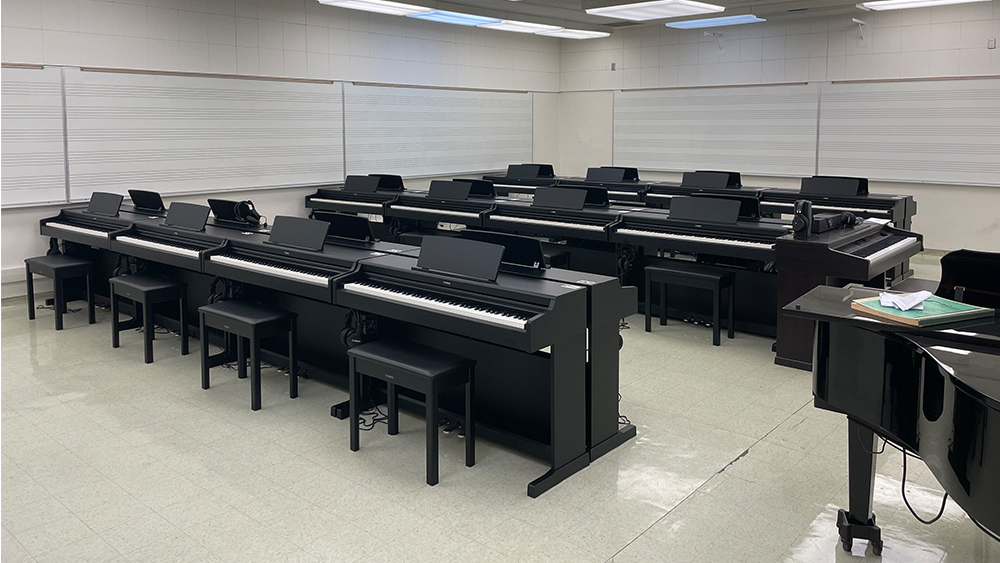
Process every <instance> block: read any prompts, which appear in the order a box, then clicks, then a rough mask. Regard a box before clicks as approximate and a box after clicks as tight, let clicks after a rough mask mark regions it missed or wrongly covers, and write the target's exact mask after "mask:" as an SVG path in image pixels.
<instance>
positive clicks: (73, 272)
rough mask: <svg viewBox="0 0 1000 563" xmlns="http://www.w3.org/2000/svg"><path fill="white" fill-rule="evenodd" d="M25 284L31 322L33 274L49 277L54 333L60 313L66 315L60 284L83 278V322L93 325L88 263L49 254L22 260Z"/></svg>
mask: <svg viewBox="0 0 1000 563" xmlns="http://www.w3.org/2000/svg"><path fill="white" fill-rule="evenodd" d="M24 269H25V280H24V281H25V284H26V285H27V289H28V319H29V320H35V281H34V278H33V275H34V274H38V275H40V276H45V277H47V278H52V291H53V293H54V296H55V306H54V307H53V310H54V311H55V314H56V330H62V329H63V317H62V316H63V314H64V313H66V294H65V291H64V288H63V281H64V280H66V279H67V278H79V277H85V278H87V315H88V317H87V322H88V323H89V324H94V322H95V320H94V280H93V271H92V269H91V265H90V261H89V260H84V259H83V258H74V257H73V256H66V255H65V254H52V255H46V256H36V257H35V258H25V260H24Z"/></svg>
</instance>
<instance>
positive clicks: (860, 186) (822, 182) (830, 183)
mask: <svg viewBox="0 0 1000 563" xmlns="http://www.w3.org/2000/svg"><path fill="white" fill-rule="evenodd" d="M799 193H801V194H806V195H828V196H840V197H854V196H859V195H868V178H853V177H850V176H813V177H811V178H802V185H801V187H800V188H799Z"/></svg>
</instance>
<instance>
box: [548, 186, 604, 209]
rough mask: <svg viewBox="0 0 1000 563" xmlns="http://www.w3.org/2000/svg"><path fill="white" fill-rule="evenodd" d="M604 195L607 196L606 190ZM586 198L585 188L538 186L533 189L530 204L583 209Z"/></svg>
mask: <svg viewBox="0 0 1000 563" xmlns="http://www.w3.org/2000/svg"><path fill="white" fill-rule="evenodd" d="M605 197H607V191H606V190H605ZM586 200H587V190H581V189H580V188H554V187H540V188H538V189H536V190H535V196H534V197H533V198H532V200H531V206H532V207H548V208H551V209H583V204H584V202H585V201H586Z"/></svg>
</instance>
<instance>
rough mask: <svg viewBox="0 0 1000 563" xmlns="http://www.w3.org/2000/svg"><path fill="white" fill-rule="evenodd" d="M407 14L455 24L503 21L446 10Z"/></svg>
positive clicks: (483, 23)
mask: <svg viewBox="0 0 1000 563" xmlns="http://www.w3.org/2000/svg"><path fill="white" fill-rule="evenodd" d="M407 16H408V17H411V18H417V19H421V20H428V21H432V22H441V23H452V24H455V25H470V26H477V25H486V24H490V23H500V22H502V21H503V20H501V19H497V18H487V17H483V16H474V15H472V14H463V13H460V12H449V11H446V10H431V11H429V12H421V13H419V14H407Z"/></svg>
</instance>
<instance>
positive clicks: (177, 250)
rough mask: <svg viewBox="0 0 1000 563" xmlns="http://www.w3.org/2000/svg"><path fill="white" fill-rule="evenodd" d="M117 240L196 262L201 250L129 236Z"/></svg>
mask: <svg viewBox="0 0 1000 563" xmlns="http://www.w3.org/2000/svg"><path fill="white" fill-rule="evenodd" d="M117 240H118V242H120V243H126V244H132V245H135V246H141V247H143V248H148V249H150V250H157V251H160V252H167V253H169V254H176V255H177V256H183V257H185V258H193V259H195V260H197V259H198V256H199V250H198V249H196V248H192V247H185V246H179V245H173V244H166V243H162V242H156V241H151V240H146V239H141V238H135V237H129V236H123V237H118V239H117Z"/></svg>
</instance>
